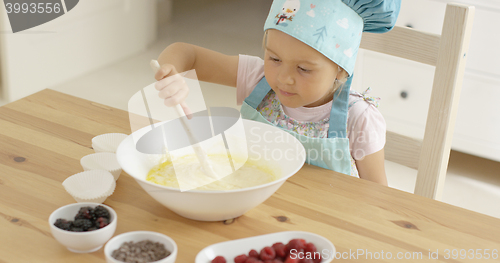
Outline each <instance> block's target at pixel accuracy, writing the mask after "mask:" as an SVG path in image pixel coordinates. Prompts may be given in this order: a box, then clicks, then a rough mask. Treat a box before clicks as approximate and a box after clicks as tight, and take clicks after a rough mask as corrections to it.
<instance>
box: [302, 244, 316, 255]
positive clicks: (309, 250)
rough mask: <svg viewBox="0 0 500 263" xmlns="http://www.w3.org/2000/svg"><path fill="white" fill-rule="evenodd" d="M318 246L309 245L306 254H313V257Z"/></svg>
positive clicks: (306, 247) (305, 249)
mask: <svg viewBox="0 0 500 263" xmlns="http://www.w3.org/2000/svg"><path fill="white" fill-rule="evenodd" d="M317 251H318V250H317V249H316V246H315V245H314V244H313V243H307V244H306V246H305V248H304V252H311V255H312V254H314V253H315V252H317Z"/></svg>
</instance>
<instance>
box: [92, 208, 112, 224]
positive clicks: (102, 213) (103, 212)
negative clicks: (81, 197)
mask: <svg viewBox="0 0 500 263" xmlns="http://www.w3.org/2000/svg"><path fill="white" fill-rule="evenodd" d="M94 214H95V217H96V218H99V217H104V218H107V219H108V220H109V219H110V218H111V216H110V215H109V211H108V209H106V208H105V207H104V206H100V205H98V206H96V207H95V208H94Z"/></svg>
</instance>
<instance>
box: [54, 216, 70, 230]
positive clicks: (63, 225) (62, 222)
mask: <svg viewBox="0 0 500 263" xmlns="http://www.w3.org/2000/svg"><path fill="white" fill-rule="evenodd" d="M72 223H73V221H68V220H66V219H62V218H59V219H57V220H56V222H55V223H54V226H56V227H58V228H60V229H62V230H70V228H71V224H72Z"/></svg>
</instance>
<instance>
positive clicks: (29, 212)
mask: <svg viewBox="0 0 500 263" xmlns="http://www.w3.org/2000/svg"><path fill="white" fill-rule="evenodd" d="M110 132H120V133H127V134H129V133H130V127H129V122H128V113H127V112H125V111H122V110H117V109H114V108H110V107H107V106H103V105H100V104H97V103H93V102H90V101H87V100H83V99H79V98H76V97H72V96H69V95H65V94H62V93H59V92H56V91H52V90H44V91H41V92H39V93H36V94H34V95H32V96H29V97H27V98H24V99H21V100H18V101H15V102H13V103H10V104H7V105H5V106H3V107H0V233H1V238H0V262H1V263H4V262H9V263H10V262H16V263H17V262H30V263H32V262H105V260H104V253H103V249H100V250H98V251H96V252H94V253H89V254H76V253H72V252H69V251H68V250H67V249H66V248H65V247H63V246H62V245H60V244H59V243H58V242H57V241H56V240H55V239H54V238H53V237H52V235H51V233H50V228H49V225H48V217H49V215H50V213H51V212H52V211H54V210H55V209H57V208H58V207H60V206H63V205H66V204H70V203H74V202H75V201H74V199H73V198H72V197H71V196H70V195H69V194H68V193H66V191H65V190H64V188H63V186H62V185H61V183H62V181H63V180H64V179H65V178H67V177H68V176H70V175H72V174H75V173H78V172H81V171H82V168H81V166H80V163H79V160H80V158H81V157H83V156H85V155H87V154H91V153H93V152H94V151H93V150H92V147H91V139H92V137H94V136H96V135H99V134H103V133H110ZM105 204H107V205H109V206H111V207H113V208H114V209H115V210H116V212H117V213H118V217H119V219H118V226H117V229H116V233H115V235H117V234H120V233H123V232H128V231H135V230H151V231H157V232H161V233H164V234H166V235H168V236H170V237H172V238H173V239H174V240H175V241H176V242H177V244H178V247H179V255H178V260H177V262H182V263H184V262H194V258H195V256H196V254H197V253H198V252H199V251H200V250H201V249H203V248H204V247H206V246H208V245H210V244H213V243H217V242H222V241H228V240H233V239H239V238H244V237H250V236H255V235H260V234H267V233H273V232H278V231H286V230H301V231H310V232H314V233H317V234H320V235H323V236H325V237H327V238H328V239H329V240H330V241H331V242H332V243H333V244H334V245H335V246H336V248H337V250H338V252H340V254H337V256H338V257H343V258H344V261H345V262H364V261H365V260H366V259H369V258H370V257H372V258H375V257H379V258H380V259H379V261H382V262H385V261H387V262H399V261H405V262H428V261H431V262H441V261H443V262H500V259H499V258H498V257H500V255H498V253H499V251H498V250H500V219H496V218H493V217H489V216H486V215H482V214H478V213H475V212H471V211H468V210H465V209H462V208H458V207H454V206H451V205H448V204H445V203H441V202H437V201H434V200H430V199H426V198H423V197H420V196H416V195H413V194H409V193H405V192H402V191H399V190H395V189H391V188H388V187H383V186H380V185H376V184H374V183H371V182H368V181H365V180H360V179H356V178H352V177H349V176H345V175H342V174H337V173H333V172H331V171H327V170H324V169H321V168H317V167H315V166H310V165H305V166H304V167H303V168H302V169H301V170H300V171H299V172H298V173H297V174H296V175H294V176H293V177H291V178H290V179H289V180H288V181H287V182H286V183H285V184H284V185H283V186H282V187H281V188H280V189H279V190H278V192H277V193H275V194H274V195H273V196H272V197H271V198H269V199H268V200H267V201H265V202H264V203H263V204H261V205H259V206H258V207H256V208H254V209H252V210H250V211H249V212H247V213H246V214H245V215H243V216H241V217H239V218H237V219H236V220H234V221H233V222H232V223H229V222H197V221H193V220H189V219H185V218H182V217H180V216H178V215H176V214H174V213H173V212H171V211H170V210H168V209H166V208H165V207H163V206H162V205H160V204H159V203H158V202H156V201H155V200H153V199H152V198H151V197H150V196H149V195H148V194H146V193H145V192H144V191H143V190H142V188H140V187H139V185H138V184H137V183H136V182H135V180H133V179H132V178H131V177H130V176H129V175H127V174H126V173H124V172H123V173H122V174H121V176H120V178H119V179H118V181H117V186H116V190H115V193H114V194H113V195H112V196H110V197H109V198H108V199H107V200H106V201H105ZM471 249H472V250H471ZM461 251H462V253H463V251H466V252H467V254H466V257H471V258H473V259H464V260H463V259H460V254H459V253H460V252H461ZM495 251H496V254H495ZM361 252H363V253H364V254H365V255H358V253H359V254H361ZM435 252H438V253H435ZM453 252H457V253H458V255H459V256H458V258H456V259H453ZM471 252H473V254H471ZM370 253H371V256H370ZM429 254H430V255H431V256H433V257H436V256H438V257H439V260H429ZM389 255H390V256H392V258H393V259H392V260H386V259H385V258H387V257H388V256H389ZM480 255H481V256H482V257H483V258H484V257H488V255H489V257H490V260H486V259H481V260H480V259H477V258H478V257H479V256H480ZM495 255H496V256H495ZM382 257H383V258H384V260H382V259H381V258H382ZM397 257H403V258H404V257H410V258H414V260H408V259H407V260H405V259H397ZM418 257H420V258H419V259H417V258H418ZM445 257H451V259H450V260H448V261H447V260H445ZM494 257H496V258H497V259H496V260H493V259H492V258H494ZM346 258H347V259H346Z"/></svg>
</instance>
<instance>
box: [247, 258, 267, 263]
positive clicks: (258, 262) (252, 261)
mask: <svg viewBox="0 0 500 263" xmlns="http://www.w3.org/2000/svg"><path fill="white" fill-rule="evenodd" d="M245 263H264V262H263V261H262V260H260V259H258V258H254V257H249V258H247V260H245Z"/></svg>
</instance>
